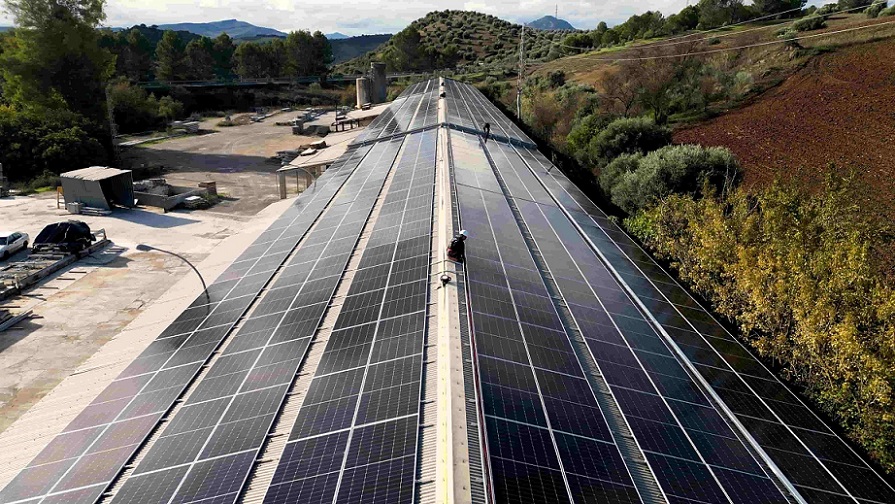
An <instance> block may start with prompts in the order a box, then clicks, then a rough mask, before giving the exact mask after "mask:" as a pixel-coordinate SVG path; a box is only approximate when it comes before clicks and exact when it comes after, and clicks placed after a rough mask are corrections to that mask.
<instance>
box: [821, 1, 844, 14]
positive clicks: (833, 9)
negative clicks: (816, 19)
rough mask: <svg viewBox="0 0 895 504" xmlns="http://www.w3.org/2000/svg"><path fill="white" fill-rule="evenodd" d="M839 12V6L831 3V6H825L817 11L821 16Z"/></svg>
mask: <svg viewBox="0 0 895 504" xmlns="http://www.w3.org/2000/svg"><path fill="white" fill-rule="evenodd" d="M838 11H839V5H837V4H834V3H829V4H826V5H824V6H823V7H821V8H820V9H817V14H818V15H820V16H827V15H829V14H832V13H834V12H838Z"/></svg>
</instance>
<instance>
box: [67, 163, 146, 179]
mask: <svg viewBox="0 0 895 504" xmlns="http://www.w3.org/2000/svg"><path fill="white" fill-rule="evenodd" d="M125 173H130V170H119V169H118V168H109V167H107V166H91V167H89V168H81V169H80V170H73V171H70V172H65V173H63V174H62V175H60V177H63V178H70V179H79V180H92V181H98V180H106V179H109V178H112V177H116V176H118V175H122V174H125Z"/></svg>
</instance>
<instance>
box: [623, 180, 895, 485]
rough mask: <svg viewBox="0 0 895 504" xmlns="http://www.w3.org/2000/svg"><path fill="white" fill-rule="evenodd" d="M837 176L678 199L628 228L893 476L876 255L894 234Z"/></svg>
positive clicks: (894, 359)
mask: <svg viewBox="0 0 895 504" xmlns="http://www.w3.org/2000/svg"><path fill="white" fill-rule="evenodd" d="M856 190H859V188H857V187H855V186H854V184H852V183H850V182H849V181H848V179H847V178H846V179H843V177H842V175H841V174H835V173H831V175H830V176H829V178H828V182H827V185H826V187H825V189H824V190H823V191H821V192H820V193H819V194H809V193H807V192H805V191H804V190H800V189H798V188H796V187H794V186H790V185H779V184H778V185H776V186H774V187H772V188H771V189H769V190H765V191H760V192H757V193H751V194H750V193H747V192H746V191H744V190H739V191H736V192H734V193H732V194H730V195H729V196H725V197H717V198H716V197H709V198H697V197H694V196H692V195H672V196H670V197H668V198H666V199H664V200H662V201H661V202H659V203H658V204H657V205H654V206H651V207H648V208H646V209H645V210H644V211H642V212H640V213H638V214H636V215H635V216H634V217H632V218H631V219H629V221H628V228H629V229H630V230H632V231H633V232H634V233H635V234H636V235H637V236H638V237H639V238H640V239H641V240H642V241H643V242H644V243H645V244H646V245H647V246H649V247H650V248H651V249H652V250H653V251H655V253H656V254H657V255H658V256H659V257H660V258H662V259H665V260H667V261H669V262H670V263H671V265H672V267H673V268H674V269H675V270H676V271H677V272H678V274H679V275H680V277H681V278H682V279H683V280H684V281H685V282H687V284H688V285H690V287H691V288H692V289H693V290H694V291H696V292H697V293H699V294H700V295H701V296H703V297H704V298H705V299H707V300H708V301H710V302H711V303H712V306H713V307H714V309H715V310H716V311H717V312H718V313H720V314H722V315H724V316H725V317H727V318H728V319H729V320H730V321H732V322H734V323H735V324H736V325H737V326H738V327H739V329H740V334H741V335H742V336H743V337H745V338H746V339H747V340H748V341H749V342H750V343H751V344H752V346H753V347H754V348H755V349H756V350H757V351H758V352H759V353H760V354H761V355H763V356H764V357H766V358H768V359H770V360H772V361H773V362H775V363H776V364H778V365H779V366H780V367H782V368H783V370H784V372H785V374H786V376H787V377H788V378H790V379H791V381H792V382H794V383H796V384H797V385H799V386H801V387H804V388H805V390H806V392H807V394H808V395H809V396H810V397H812V398H813V399H814V400H815V401H816V402H817V403H818V404H820V405H821V407H822V408H823V409H824V410H826V411H827V412H828V413H829V414H830V415H831V416H833V417H834V418H836V419H837V420H838V421H839V422H840V423H841V425H842V426H843V427H844V428H845V429H846V431H847V432H848V433H849V434H850V435H851V437H852V438H853V439H855V440H856V441H858V442H859V443H860V444H861V445H863V446H864V447H865V448H866V449H867V451H869V452H870V453H871V455H873V456H874V458H876V459H877V460H878V461H880V462H881V463H882V464H883V466H884V467H885V468H886V469H887V470H888V471H889V472H890V473H895V415H893V411H895V365H893V363H895V339H893V338H892V334H895V289H893V288H892V286H891V284H890V283H888V282H886V280H885V275H884V274H883V272H882V270H881V264H880V262H879V257H880V256H879V254H878V253H875V252H874V251H875V250H879V249H880V248H886V247H891V246H892V245H893V243H892V241H891V235H887V231H890V230H887V229H886V228H885V227H883V226H880V225H879V223H878V222H872V221H870V220H868V218H867V216H866V214H865V213H863V212H862V211H861V210H860V209H859V208H858V206H857V205H856V204H855V201H857V198H856V197H855V191H856Z"/></svg>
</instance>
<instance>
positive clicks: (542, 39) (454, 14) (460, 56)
mask: <svg viewBox="0 0 895 504" xmlns="http://www.w3.org/2000/svg"><path fill="white" fill-rule="evenodd" d="M521 29H522V26H521V25H517V24H513V23H510V22H508V21H504V20H503V19H500V18H498V17H495V16H491V15H488V14H482V13H479V12H470V11H456V10H446V11H437V12H431V13H429V14H428V15H426V16H425V17H423V18H421V19H418V20H416V21H414V22H412V23H411V24H410V26H408V27H407V28H406V29H404V30H403V31H401V32H400V33H398V34H396V35H395V36H394V37H392V38H391V40H389V41H388V42H387V43H386V44H385V45H383V46H381V47H379V48H377V49H376V50H375V51H372V52H370V53H367V54H365V55H364V56H361V57H359V58H356V59H353V60H350V61H347V62H345V63H343V64H341V65H338V66H337V67H336V72H339V73H345V74H352V73H361V72H363V71H364V70H366V69H367V68H369V62H370V61H371V60H382V61H385V62H386V63H387V64H388V66H389V70H390V71H426V70H434V69H441V68H452V67H458V66H470V65H479V66H485V67H489V68H491V69H512V68H515V67H517V66H518V63H519V57H518V54H519V39H520V35H521V33H520V30H521ZM567 34H568V32H567V31H545V30H531V29H526V30H525V45H526V55H527V57H528V58H529V60H530V61H548V60H550V59H554V58H557V57H559V56H560V55H561V53H560V51H559V47H558V46H557V45H556V44H558V43H559V42H560V41H562V39H563V37H564V36H565V35H567Z"/></svg>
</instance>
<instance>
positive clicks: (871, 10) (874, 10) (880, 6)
mask: <svg viewBox="0 0 895 504" xmlns="http://www.w3.org/2000/svg"><path fill="white" fill-rule="evenodd" d="M884 10H886V2H876V3H874V4H873V5H871V6H870V7H867V10H865V11H864V13H865V14H867V17H868V18H870V19H874V18H877V17H879V15H880V13H881V12H882V11H884Z"/></svg>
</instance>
